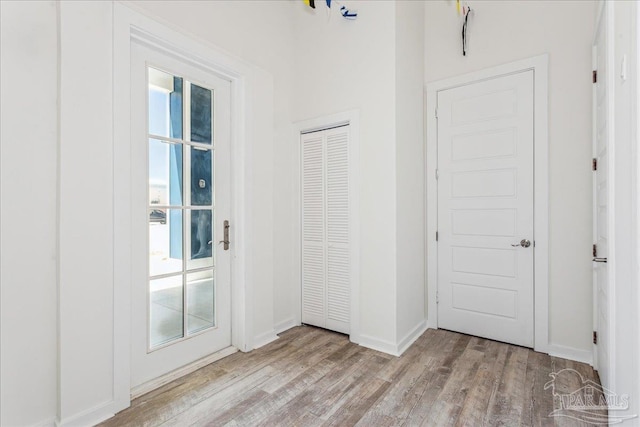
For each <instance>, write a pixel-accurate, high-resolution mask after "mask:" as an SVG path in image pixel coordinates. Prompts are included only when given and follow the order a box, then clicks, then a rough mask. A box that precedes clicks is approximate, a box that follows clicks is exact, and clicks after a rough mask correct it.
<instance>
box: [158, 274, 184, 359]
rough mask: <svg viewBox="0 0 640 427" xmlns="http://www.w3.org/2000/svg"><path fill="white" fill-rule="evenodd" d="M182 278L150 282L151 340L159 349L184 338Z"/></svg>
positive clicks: (168, 278) (176, 277) (174, 277)
mask: <svg viewBox="0 0 640 427" xmlns="http://www.w3.org/2000/svg"><path fill="white" fill-rule="evenodd" d="M182 295H183V292H182V276H181V275H179V276H173V277H167V278H164V279H156V280H151V281H150V282H149V296H150V298H149V301H150V307H149V316H150V319H149V340H150V343H149V344H150V347H151V348H153V347H157V346H159V345H162V344H166V343H168V342H170V341H173V340H176V339H178V338H182V336H183V333H182V323H183V318H184V317H183V309H182V307H183V304H182Z"/></svg>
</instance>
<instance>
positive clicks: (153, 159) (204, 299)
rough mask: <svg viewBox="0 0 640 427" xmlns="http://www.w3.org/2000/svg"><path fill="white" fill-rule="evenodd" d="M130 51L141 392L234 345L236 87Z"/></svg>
mask: <svg viewBox="0 0 640 427" xmlns="http://www.w3.org/2000/svg"><path fill="white" fill-rule="evenodd" d="M131 52H132V55H131V82H132V85H131V111H132V120H131V123H132V125H131V126H132V129H131V141H132V152H131V162H132V176H131V189H132V191H131V194H132V209H133V212H132V213H133V221H132V224H133V238H132V241H133V248H132V253H133V263H132V265H133V271H132V275H133V288H132V346H131V347H132V354H131V361H132V369H131V386H132V387H137V386H140V385H142V384H145V383H147V382H149V381H152V380H154V379H156V378H158V377H160V376H163V375H165V374H167V373H169V372H171V371H173V370H175V369H177V368H180V367H182V366H185V365H188V364H190V363H192V362H194V361H196V360H198V359H201V358H203V357H206V356H208V355H210V354H212V353H215V352H216V351H219V350H222V349H224V348H226V347H229V346H230V345H231V263H230V260H231V258H230V251H229V250H225V249H224V246H223V245H218V244H216V243H217V242H218V241H219V240H223V230H224V221H225V220H229V219H230V213H231V211H230V207H231V200H230V198H231V193H230V188H231V173H230V172H231V169H230V163H231V162H230V118H231V116H230V107H231V101H230V100H231V98H230V88H231V87H230V82H229V81H226V80H223V79H221V78H219V77H217V76H215V75H213V74H212V73H210V72H206V71H205V70H203V69H202V68H199V67H195V66H192V65H190V64H188V63H185V62H183V61H181V60H178V59H177V58H175V57H173V56H169V55H168V54H165V53H161V52H160V51H156V50H154V49H151V48H148V47H143V46H141V45H138V44H136V43H132V50H131ZM202 129H205V130H206V132H205V134H202V133H200V131H201V130H202ZM150 212H151V213H150Z"/></svg>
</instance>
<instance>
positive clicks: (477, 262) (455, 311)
mask: <svg viewBox="0 0 640 427" xmlns="http://www.w3.org/2000/svg"><path fill="white" fill-rule="evenodd" d="M533 103H534V98H533V71H526V72H520V73H517V74H512V75H507V76H502V77H496V78H493V79H490V80H485V81H480V82H477V83H473V84H469V85H465V86H460V87H457V88H453V89H448V90H444V91H440V92H438V107H437V108H438V110H437V120H438V181H437V182H438V293H437V295H438V298H437V300H438V327H440V328H445V329H451V330H454V331H459V332H463V333H467V334H471V335H476V336H481V337H486V338H490V339H495V340H498V341H504V342H509V343H514V344H518V345H523V346H527V347H533V332H534V331H533V324H534V323H533V319H534V312H533V296H534V295H533V283H534V282H533V260H534V258H533V256H534V242H533V107H534V104H533Z"/></svg>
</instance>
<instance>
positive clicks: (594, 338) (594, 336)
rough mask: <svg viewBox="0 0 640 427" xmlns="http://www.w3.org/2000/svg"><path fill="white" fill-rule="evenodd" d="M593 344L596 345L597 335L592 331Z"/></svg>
mask: <svg viewBox="0 0 640 427" xmlns="http://www.w3.org/2000/svg"><path fill="white" fill-rule="evenodd" d="M593 343H594V344H598V333H597V332H596V331H593Z"/></svg>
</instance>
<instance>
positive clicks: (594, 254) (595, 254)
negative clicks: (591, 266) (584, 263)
mask: <svg viewBox="0 0 640 427" xmlns="http://www.w3.org/2000/svg"><path fill="white" fill-rule="evenodd" d="M591 253H592V254H593V256H594V257H597V256H598V249H597V247H596V244H595V243H594V244H593V250H592V251H591Z"/></svg>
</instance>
